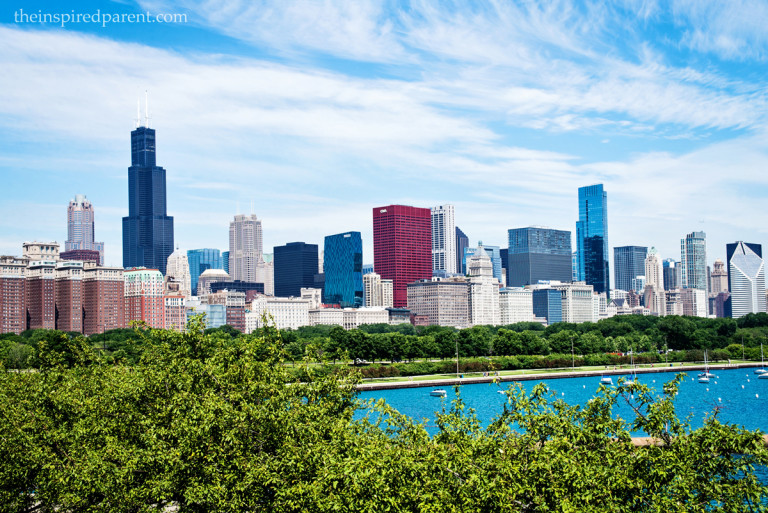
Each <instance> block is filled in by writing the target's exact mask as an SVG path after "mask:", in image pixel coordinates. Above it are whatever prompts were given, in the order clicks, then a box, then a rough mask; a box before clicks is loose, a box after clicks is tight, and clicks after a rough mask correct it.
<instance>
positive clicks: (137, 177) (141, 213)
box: [123, 126, 173, 274]
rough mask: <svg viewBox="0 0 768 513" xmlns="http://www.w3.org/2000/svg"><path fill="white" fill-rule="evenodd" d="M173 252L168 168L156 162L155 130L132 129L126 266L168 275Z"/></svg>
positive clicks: (125, 252) (125, 225)
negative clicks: (167, 183) (167, 198)
mask: <svg viewBox="0 0 768 513" xmlns="http://www.w3.org/2000/svg"><path fill="white" fill-rule="evenodd" d="M172 252H173V217H169V216H168V215H167V211H166V196H165V169H163V168H162V167H160V166H158V165H156V162H155V131H154V130H153V129H151V128H149V127H147V126H140V127H138V128H136V130H134V131H133V132H131V167H129V168H128V217H124V218H123V267H126V268H129V267H147V268H150V269H159V270H160V272H161V273H163V274H165V266H166V264H167V262H168V256H169V255H170V254H171V253H172Z"/></svg>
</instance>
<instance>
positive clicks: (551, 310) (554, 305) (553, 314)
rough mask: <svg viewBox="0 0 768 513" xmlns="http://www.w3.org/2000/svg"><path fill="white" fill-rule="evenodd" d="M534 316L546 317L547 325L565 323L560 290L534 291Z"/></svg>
mask: <svg viewBox="0 0 768 513" xmlns="http://www.w3.org/2000/svg"><path fill="white" fill-rule="evenodd" d="M533 315H535V316H536V317H544V318H545V319H546V320H547V324H554V323H556V322H562V321H563V299H562V294H561V292H560V291H559V290H555V289H542V290H534V291H533Z"/></svg>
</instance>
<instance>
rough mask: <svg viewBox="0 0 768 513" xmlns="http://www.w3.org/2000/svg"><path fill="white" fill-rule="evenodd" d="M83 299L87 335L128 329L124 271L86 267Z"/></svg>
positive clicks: (84, 331) (120, 268)
mask: <svg viewBox="0 0 768 513" xmlns="http://www.w3.org/2000/svg"><path fill="white" fill-rule="evenodd" d="M83 295H84V297H83V312H84V313H83V333H84V334H86V335H93V334H94V333H104V332H105V331H108V330H114V329H118V328H125V326H126V324H125V278H124V276H123V268H122V267H98V266H89V265H87V264H86V266H85V268H84V271H83Z"/></svg>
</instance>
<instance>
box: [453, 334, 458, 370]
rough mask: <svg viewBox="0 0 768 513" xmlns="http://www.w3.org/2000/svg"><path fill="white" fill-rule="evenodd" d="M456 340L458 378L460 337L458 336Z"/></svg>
mask: <svg viewBox="0 0 768 513" xmlns="http://www.w3.org/2000/svg"><path fill="white" fill-rule="evenodd" d="M454 341H455V342H456V378H457V379H458V377H459V338H458V337H456V339H455V340H454Z"/></svg>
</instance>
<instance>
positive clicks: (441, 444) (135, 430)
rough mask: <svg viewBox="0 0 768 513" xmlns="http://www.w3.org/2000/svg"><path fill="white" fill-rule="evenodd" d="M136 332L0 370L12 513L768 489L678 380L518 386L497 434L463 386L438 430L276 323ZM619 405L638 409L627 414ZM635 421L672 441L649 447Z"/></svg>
mask: <svg viewBox="0 0 768 513" xmlns="http://www.w3.org/2000/svg"><path fill="white" fill-rule="evenodd" d="M510 333H515V332H510ZM529 333H532V334H533V333H534V332H529ZM523 334H525V332H524V333H523ZM379 335H385V334H379ZM387 335H392V336H393V337H404V339H405V340H406V344H407V339H408V337H409V336H414V335H406V334H402V333H397V334H387ZM486 335H487V334H486V333H484V331H483V330H478V333H476V336H477V337H478V338H479V339H480V340H482V339H483V337H485V336H486ZM135 336H137V337H138V338H139V339H140V340H141V344H142V345H143V347H144V350H143V351H142V353H141V355H140V357H139V359H138V360H137V362H135V363H134V364H132V365H128V364H127V363H126V362H124V361H120V360H114V359H112V360H109V361H108V360H106V359H105V358H104V357H103V354H102V353H101V352H99V351H96V350H94V348H93V346H92V344H90V343H89V341H87V340H86V339H84V338H82V337H80V338H78V337H74V338H70V337H65V338H64V340H62V341H60V342H61V343H62V346H60V347H57V348H52V347H47V345H48V343H49V342H48V341H46V340H41V341H40V345H41V347H40V349H39V351H38V354H37V355H36V357H37V358H38V359H39V360H40V365H39V370H38V371H31V372H29V371H28V372H18V371H6V370H5V369H1V368H0V371H1V372H0V415H2V422H0V461H2V462H3V464H2V465H0V511H8V512H10V511H13V512H19V511H33V510H36V509H37V510H45V511H54V510H56V511H97V510H98V511H147V512H149V511H158V508H160V509H161V510H162V508H164V507H171V506H172V507H174V508H176V509H177V510H178V511H181V512H184V511H286V512H293V511H335V510H341V511H386V510H396V511H534V510H535V511H548V510H557V511H584V510H597V509H601V510H608V511H709V510H712V509H716V508H722V509H724V510H727V511H753V510H758V509H760V508H761V507H764V505H763V506H761V505H760V504H761V501H763V502H764V501H765V500H766V488H765V487H764V486H763V485H762V484H761V483H760V482H759V481H758V479H757V477H756V475H755V473H754V468H755V466H756V465H766V464H768V453H767V452H766V449H765V447H764V446H763V442H762V438H761V434H760V433H759V432H750V431H747V430H744V429H740V428H737V427H734V426H730V425H725V424H721V423H720V422H719V421H718V419H717V416H716V415H713V416H712V417H710V418H709V419H708V420H707V421H706V423H705V425H704V427H703V428H700V429H697V430H694V431H691V430H690V427H689V426H688V425H687V424H686V423H685V422H684V421H681V420H680V419H678V417H677V415H676V412H675V410H674V396H675V393H676V390H677V382H672V383H670V384H668V385H667V386H665V395H664V396H663V397H661V398H657V397H654V396H653V395H652V394H651V393H650V391H649V390H648V389H647V388H646V387H644V386H643V385H639V384H637V385H631V386H623V385H622V386H620V387H618V388H615V389H608V388H603V389H602V390H601V392H600V393H599V395H598V396H596V397H595V398H594V399H592V400H591V401H590V402H589V403H588V404H586V405H584V406H569V405H567V404H566V403H564V402H563V401H560V400H555V399H554V398H552V397H550V396H549V395H548V392H547V390H546V388H545V387H543V386H536V387H534V388H533V389H532V390H529V391H526V390H524V389H523V388H522V387H520V386H513V387H511V388H510V389H508V390H507V392H506V393H507V398H508V400H507V403H506V405H505V408H504V411H503V412H502V413H501V414H500V416H499V417H498V418H497V419H496V420H495V421H494V422H492V423H491V424H490V425H489V426H488V427H487V428H483V427H482V426H481V423H480V421H479V420H478V419H477V418H476V416H475V415H474V412H472V411H471V410H470V409H468V408H467V407H466V405H465V404H464V403H463V402H462V400H461V398H460V396H459V399H458V400H456V401H455V402H454V403H452V404H451V405H450V407H447V408H446V409H444V410H443V411H442V413H440V414H439V415H438V418H437V427H438V431H437V433H436V434H434V435H433V436H430V435H429V434H428V431H427V430H426V428H425V426H424V425H422V424H420V423H418V422H415V421H413V420H411V419H409V418H407V417H404V416H403V415H401V414H399V413H398V412H396V411H393V410H392V409H391V408H389V407H388V406H387V405H386V404H384V403H383V402H379V403H377V404H368V405H367V406H366V407H365V408H366V409H367V410H368V411H369V412H370V413H369V415H368V416H366V417H365V418H364V419H362V420H355V417H354V414H355V411H356V409H357V408H359V407H360V404H358V402H357V401H356V388H355V385H356V384H357V383H358V382H359V379H360V378H359V374H358V373H357V372H356V371H354V370H351V371H349V370H344V369H343V368H339V369H338V370H337V372H333V373H325V374H322V375H317V374H314V371H313V367H312V366H310V365H308V364H307V365H305V366H303V367H301V373H300V375H299V376H298V378H295V377H292V375H291V374H289V373H288V372H287V369H286V367H285V366H284V365H283V364H282V359H283V357H284V354H285V353H284V352H285V343H284V341H283V340H282V338H281V335H280V333H279V332H278V331H277V330H274V329H266V330H263V331H262V332H261V333H260V334H258V335H248V336H238V337H231V336H228V335H227V334H222V333H218V334H217V333H207V334H206V333H205V332H204V326H203V324H202V323H200V322H199V321H196V322H193V323H192V324H190V326H189V327H188V331H187V332H185V333H175V332H169V331H163V330H137V331H136V332H135ZM505 336H508V335H505ZM515 336H517V334H516V333H515ZM535 336H538V335H535ZM63 346H66V347H63ZM67 355H71V356H67ZM457 391H458V390H457ZM618 401H629V402H630V403H631V404H632V405H633V407H634V409H635V411H636V412H637V417H636V418H635V419H627V420H621V419H618V418H616V417H615V416H614V415H613V413H612V412H613V407H614V405H615V404H616V403H617V402H618ZM633 430H642V431H644V432H646V433H648V434H649V435H651V436H653V437H655V438H657V439H658V440H659V441H660V443H659V445H658V446H655V445H653V446H649V447H642V448H636V447H634V446H633V444H632V443H631V438H630V432H631V431H633Z"/></svg>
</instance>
